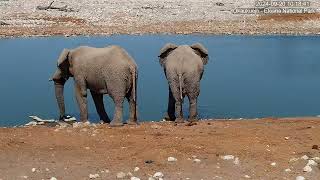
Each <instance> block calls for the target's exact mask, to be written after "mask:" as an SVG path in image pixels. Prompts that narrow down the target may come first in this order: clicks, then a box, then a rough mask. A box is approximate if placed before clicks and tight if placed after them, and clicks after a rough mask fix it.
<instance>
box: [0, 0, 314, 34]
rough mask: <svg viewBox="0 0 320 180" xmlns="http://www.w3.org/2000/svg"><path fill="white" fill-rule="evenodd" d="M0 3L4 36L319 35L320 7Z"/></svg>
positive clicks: (154, 1) (199, 0) (146, 1)
mask: <svg viewBox="0 0 320 180" xmlns="http://www.w3.org/2000/svg"><path fill="white" fill-rule="evenodd" d="M50 2H51V1H47V0H30V1H28V2H27V3H26V2H24V1H14V0H0V10H1V11H0V22H1V23H0V36H2V37H8V36H9V37H15V36H50V35H65V36H71V35H111V34H145V33H175V34H190V33H208V34H303V35H308V34H320V14H319V13H318V12H320V11H318V9H319V7H320V3H319V2H318V1H317V0H311V1H310V2H311V5H310V8H312V9H313V10H315V13H310V14H281V15H270V14H251V15H249V14H235V13H233V11H234V10H235V9H237V8H253V7H255V0H239V1H233V0H224V1H221V2H220V1H209V0H184V1H176V0H135V1H132V0H110V1H103V0H95V1H84V0H68V1H61V0H59V1H54V3H53V6H54V7H58V8H59V7H66V9H68V10H70V11H71V12H65V11H59V10H56V9H49V10H38V9H37V6H48V5H49V4H50Z"/></svg>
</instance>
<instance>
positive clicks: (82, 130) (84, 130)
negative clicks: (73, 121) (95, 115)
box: [80, 128, 88, 132]
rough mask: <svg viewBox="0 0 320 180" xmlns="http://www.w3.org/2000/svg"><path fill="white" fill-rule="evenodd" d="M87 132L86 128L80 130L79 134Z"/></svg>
mask: <svg viewBox="0 0 320 180" xmlns="http://www.w3.org/2000/svg"><path fill="white" fill-rule="evenodd" d="M87 131H88V129H87V128H82V129H81V130H80V132H87Z"/></svg>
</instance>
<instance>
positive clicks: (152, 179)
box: [148, 177, 156, 180]
mask: <svg viewBox="0 0 320 180" xmlns="http://www.w3.org/2000/svg"><path fill="white" fill-rule="evenodd" d="M148 180H156V179H155V178H153V177H149V178H148Z"/></svg>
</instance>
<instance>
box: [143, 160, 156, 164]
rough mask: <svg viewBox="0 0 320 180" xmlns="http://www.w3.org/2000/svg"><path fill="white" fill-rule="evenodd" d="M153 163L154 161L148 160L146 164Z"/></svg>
mask: <svg viewBox="0 0 320 180" xmlns="http://www.w3.org/2000/svg"><path fill="white" fill-rule="evenodd" d="M153 162H154V161H153V160H146V161H145V163H146V164H151V163H153Z"/></svg>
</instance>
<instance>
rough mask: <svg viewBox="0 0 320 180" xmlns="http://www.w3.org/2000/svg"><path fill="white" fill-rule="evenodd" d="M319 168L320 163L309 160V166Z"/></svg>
mask: <svg viewBox="0 0 320 180" xmlns="http://www.w3.org/2000/svg"><path fill="white" fill-rule="evenodd" d="M308 165H309V166H317V165H318V163H316V162H315V161H314V160H312V159H309V160H308V163H307V166H308Z"/></svg>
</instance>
